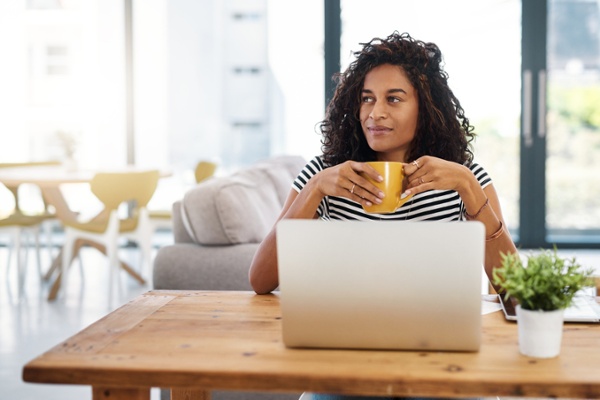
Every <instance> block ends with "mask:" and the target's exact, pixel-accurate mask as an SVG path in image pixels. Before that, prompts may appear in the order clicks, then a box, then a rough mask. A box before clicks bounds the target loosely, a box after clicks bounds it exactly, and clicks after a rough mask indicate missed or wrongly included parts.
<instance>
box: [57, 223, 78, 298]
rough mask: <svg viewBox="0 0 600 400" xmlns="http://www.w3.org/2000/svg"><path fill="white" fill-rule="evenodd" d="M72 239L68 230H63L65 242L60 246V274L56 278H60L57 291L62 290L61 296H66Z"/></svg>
mask: <svg viewBox="0 0 600 400" xmlns="http://www.w3.org/2000/svg"><path fill="white" fill-rule="evenodd" d="M73 241H74V240H73V238H72V237H71V235H69V234H68V232H67V231H65V244H64V245H63V248H62V262H61V264H60V275H59V277H58V278H56V279H57V280H58V279H60V283H59V285H60V286H59V288H60V289H59V291H60V292H62V294H63V296H66V292H67V284H68V279H67V278H68V277H67V275H68V270H69V267H70V266H71V261H72V257H73Z"/></svg>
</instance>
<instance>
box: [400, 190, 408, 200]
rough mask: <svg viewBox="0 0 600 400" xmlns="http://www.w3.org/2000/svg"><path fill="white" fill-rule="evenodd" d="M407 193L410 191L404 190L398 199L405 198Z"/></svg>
mask: <svg viewBox="0 0 600 400" xmlns="http://www.w3.org/2000/svg"><path fill="white" fill-rule="evenodd" d="M409 195H410V192H409V191H408V190H407V191H406V192H404V193H402V194H401V195H400V200H403V199H405V198H407V197H408V196H409Z"/></svg>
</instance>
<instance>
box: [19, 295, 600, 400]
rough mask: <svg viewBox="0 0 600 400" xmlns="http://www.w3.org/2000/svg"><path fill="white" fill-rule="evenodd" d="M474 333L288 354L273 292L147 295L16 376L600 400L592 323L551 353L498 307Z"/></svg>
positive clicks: (106, 390)
mask: <svg viewBox="0 0 600 400" xmlns="http://www.w3.org/2000/svg"><path fill="white" fill-rule="evenodd" d="M482 329H483V332H482V334H483V341H482V346H481V349H480V351H479V352H472V353H458V352H422V351H367V350H322V349H289V348H286V347H285V346H284V345H283V343H282V340H281V315H280V307H279V297H278V295H276V294H271V295H255V294H254V293H251V292H202V291H152V292H148V293H146V294H144V295H142V296H140V297H138V298H136V299H135V300H133V301H131V302H130V303H128V304H126V305H125V306H123V307H121V308H119V309H117V310H116V311H114V312H113V313H111V314H109V315H107V316H106V317H104V318H102V319H101V320H99V321H97V322H96V323H94V324H92V325H91V326H89V327H88V328H86V329H84V330H83V331H81V332H80V333H78V334H77V335H75V336H73V337H72V338H70V339H68V340H66V341H65V342H63V343H61V344H59V345H58V346H56V347H54V348H53V349H51V350H50V351H48V352H46V353H44V354H42V355H40V356H39V357H37V358H35V359H34V360H32V361H31V362H29V363H28V364H27V365H25V367H24V368H23V379H24V380H25V381H27V382H38V383H61V384H78V385H91V386H93V387H94V391H93V393H94V398H95V399H100V398H108V397H110V398H112V399H126V398H132V399H147V398H149V390H150V387H163V388H165V387H170V388H172V394H173V398H174V399H178V398H179V399H183V398H188V399H208V398H209V394H208V393H209V391H210V390H215V389H227V390H259V391H277V392H302V391H309V392H327V393H340V394H355V395H356V394H362V395H385V396H433V397H435V396H437V397H442V396H443V397H477V396H480V397H493V396H514V397H562V398H587V399H593V398H600V325H595V324H589V325H588V324H565V327H564V335H563V344H562V349H561V354H560V356H559V357H557V358H554V359H534V358H529V357H525V356H522V355H521V354H520V353H519V350H518V343H517V325H516V324H515V323H512V322H507V321H505V320H504V318H503V316H502V314H501V312H495V313H492V314H488V315H485V316H484V317H483V327H482ZM449 334H451V333H450V332H449Z"/></svg>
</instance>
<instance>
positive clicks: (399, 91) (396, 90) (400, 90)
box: [362, 89, 408, 94]
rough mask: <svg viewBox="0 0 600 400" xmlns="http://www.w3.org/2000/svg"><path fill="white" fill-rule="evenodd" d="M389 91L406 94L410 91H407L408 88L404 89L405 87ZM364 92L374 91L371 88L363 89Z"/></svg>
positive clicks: (389, 91)
mask: <svg viewBox="0 0 600 400" xmlns="http://www.w3.org/2000/svg"><path fill="white" fill-rule="evenodd" d="M387 92H388V93H404V94H408V93H406V90H404V89H390V90H388V91H387ZM362 93H373V91H372V90H371V89H363V90H362Z"/></svg>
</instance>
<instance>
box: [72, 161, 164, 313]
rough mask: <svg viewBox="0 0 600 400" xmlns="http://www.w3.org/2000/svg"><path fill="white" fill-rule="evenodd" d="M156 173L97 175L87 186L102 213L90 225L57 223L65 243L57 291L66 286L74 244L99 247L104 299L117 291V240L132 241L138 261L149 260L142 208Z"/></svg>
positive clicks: (143, 210) (156, 180)
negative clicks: (104, 266) (105, 269)
mask: <svg viewBox="0 0 600 400" xmlns="http://www.w3.org/2000/svg"><path fill="white" fill-rule="evenodd" d="M158 178H159V172H158V171H155V170H152V171H143V172H114V173H98V174H96V175H95V176H94V178H93V179H92V181H91V182H90V189H91V191H92V193H93V194H94V195H95V196H96V197H97V198H98V199H99V200H100V201H101V202H102V203H103V204H104V210H103V211H102V212H101V213H100V214H99V215H98V216H96V217H94V218H93V219H91V220H90V221H85V222H80V221H78V220H63V221H61V222H62V223H63V225H64V228H65V242H64V246H63V251H62V263H61V277H62V283H61V287H62V288H61V290H62V291H63V292H64V291H65V289H66V286H67V279H66V278H67V268H68V266H69V264H70V261H71V259H72V254H73V247H74V244H75V242H76V241H77V240H87V241H92V242H95V243H98V244H100V245H103V246H104V247H105V250H106V256H107V258H108V266H109V284H108V298H109V304H110V303H111V302H112V300H113V286H117V289H118V290H119V291H120V279H119V276H118V271H119V270H120V266H121V263H120V260H119V257H118V245H119V243H118V241H119V239H120V238H128V239H130V240H135V241H136V242H137V243H138V245H139V247H140V250H141V257H142V258H143V260H144V261H145V262H147V263H149V260H150V251H149V249H151V243H150V238H151V234H149V232H148V225H147V219H148V217H147V210H146V206H147V204H148V202H149V201H150V199H151V198H152V195H153V194H154V191H155V190H156V186H157V184H158ZM124 204H126V205H127V207H128V212H127V213H126V214H127V215H126V216H125V217H124V218H120V216H119V209H120V207H121V206H122V205H124Z"/></svg>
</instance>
